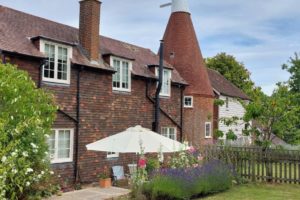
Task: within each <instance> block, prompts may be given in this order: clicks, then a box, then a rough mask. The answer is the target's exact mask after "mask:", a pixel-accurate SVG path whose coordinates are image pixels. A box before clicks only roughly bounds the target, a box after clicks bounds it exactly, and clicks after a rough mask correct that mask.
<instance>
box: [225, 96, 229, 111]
mask: <svg viewBox="0 0 300 200" xmlns="http://www.w3.org/2000/svg"><path fill="white" fill-rule="evenodd" d="M225 106H226V109H228V108H229V97H226V99H225Z"/></svg>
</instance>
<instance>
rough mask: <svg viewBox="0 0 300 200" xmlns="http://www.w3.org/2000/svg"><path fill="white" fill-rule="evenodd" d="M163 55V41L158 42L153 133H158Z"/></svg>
mask: <svg viewBox="0 0 300 200" xmlns="http://www.w3.org/2000/svg"><path fill="white" fill-rule="evenodd" d="M163 53H164V41H163V40H161V41H160V48H159V70H158V71H159V73H158V84H157V89H156V92H155V114H154V131H155V132H157V133H159V132H160V131H159V119H160V99H159V98H160V97H159V94H160V91H161V87H162V78H163V55H164V54H163Z"/></svg>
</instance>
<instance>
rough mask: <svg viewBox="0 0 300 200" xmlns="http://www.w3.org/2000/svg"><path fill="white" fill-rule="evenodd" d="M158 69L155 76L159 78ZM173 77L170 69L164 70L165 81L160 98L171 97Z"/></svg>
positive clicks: (163, 80)
mask: <svg viewBox="0 0 300 200" xmlns="http://www.w3.org/2000/svg"><path fill="white" fill-rule="evenodd" d="M158 70H159V69H158V67H156V68H155V75H156V76H157V77H158V72H159V71H158ZM171 77H172V71H171V70H170V69H163V79H162V86H161V91H160V96H164V97H169V96H171Z"/></svg>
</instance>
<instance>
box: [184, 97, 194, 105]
mask: <svg viewBox="0 0 300 200" xmlns="http://www.w3.org/2000/svg"><path fill="white" fill-rule="evenodd" d="M183 105H184V107H185V108H192V107H193V97H192V96H185V97H184V99H183Z"/></svg>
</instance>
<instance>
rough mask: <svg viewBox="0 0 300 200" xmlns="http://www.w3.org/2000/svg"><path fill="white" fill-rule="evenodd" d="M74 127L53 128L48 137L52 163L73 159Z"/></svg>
mask: <svg viewBox="0 0 300 200" xmlns="http://www.w3.org/2000/svg"><path fill="white" fill-rule="evenodd" d="M73 136H74V131H73V129H52V133H51V134H50V137H49V139H48V144H49V156H50V160H51V163H65V162H72V161H73Z"/></svg>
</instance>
